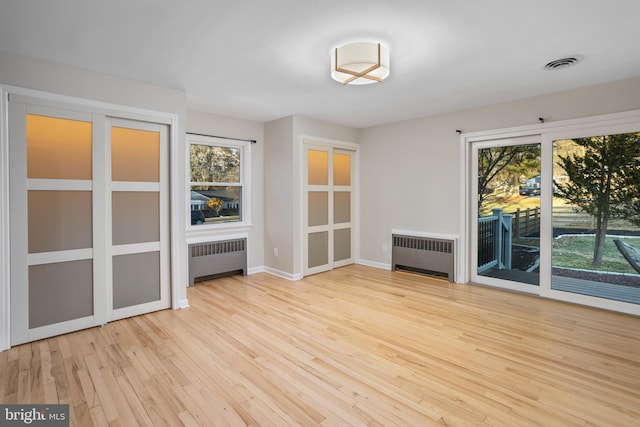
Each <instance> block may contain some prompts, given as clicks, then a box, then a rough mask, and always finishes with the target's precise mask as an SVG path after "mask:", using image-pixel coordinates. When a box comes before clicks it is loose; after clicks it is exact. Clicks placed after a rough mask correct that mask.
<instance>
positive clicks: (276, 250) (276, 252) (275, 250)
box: [273, 248, 278, 257]
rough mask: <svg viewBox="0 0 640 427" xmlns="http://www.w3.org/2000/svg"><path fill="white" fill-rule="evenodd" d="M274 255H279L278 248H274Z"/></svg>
mask: <svg viewBox="0 0 640 427" xmlns="http://www.w3.org/2000/svg"><path fill="white" fill-rule="evenodd" d="M273 256H275V257H277V256H278V248H273Z"/></svg>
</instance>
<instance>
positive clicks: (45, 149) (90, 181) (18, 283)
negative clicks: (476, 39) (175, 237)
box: [8, 96, 170, 345]
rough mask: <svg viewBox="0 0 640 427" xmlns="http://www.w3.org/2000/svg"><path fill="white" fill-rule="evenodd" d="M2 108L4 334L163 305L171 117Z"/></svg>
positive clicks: (47, 331) (16, 338)
mask: <svg viewBox="0 0 640 427" xmlns="http://www.w3.org/2000/svg"><path fill="white" fill-rule="evenodd" d="M49 104H50V103H49ZM8 114H9V156H10V171H9V173H10V224H11V236H10V255H11V285H10V286H11V298H10V306H11V345H17V344H20V343H24V342H28V341H33V340H37V339H41V338H45V337H48V336H53V335H57V334H61V333H66V332H70V331H73V330H78V329H83V328H87V327H91V326H95V325H101V324H104V323H106V322H108V321H110V320H113V319H117V318H121V317H125V316H130V315H134V314H139V313H143V312H147V311H152V310H157V309H161V308H166V307H169V305H170V301H169V274H168V265H169V262H168V254H169V248H168V240H169V239H168V206H169V204H168V191H167V183H168V166H167V165H168V159H167V153H168V133H167V126H166V125H160V124H150V123H146V122H135V121H124V120H119V119H114V118H112V117H109V116H107V115H104V114H96V113H94V112H91V111H82V110H81V109H79V110H76V109H73V108H66V107H57V106H53V107H52V106H51V105H45V104H39V103H38V102H37V100H32V99H31V98H26V97H20V96H15V97H13V96H12V97H10V100H9V110H8Z"/></svg>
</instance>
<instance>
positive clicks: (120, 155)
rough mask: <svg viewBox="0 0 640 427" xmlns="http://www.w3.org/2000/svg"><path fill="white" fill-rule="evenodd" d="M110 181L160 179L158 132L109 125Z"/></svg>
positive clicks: (155, 180)
mask: <svg viewBox="0 0 640 427" xmlns="http://www.w3.org/2000/svg"><path fill="white" fill-rule="evenodd" d="M111 165H112V172H111V173H112V180H113V181H135V182H159V181H160V133H159V132H153V131H148V130H140V129H127V128H119V127H113V128H111Z"/></svg>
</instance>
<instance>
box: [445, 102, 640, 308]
mask: <svg viewBox="0 0 640 427" xmlns="http://www.w3.org/2000/svg"><path fill="white" fill-rule="evenodd" d="M638 129H640V110H632V111H627V112H623V113H612V114H603V115H597V116H590V117H582V118H578V119H569V120H561V121H557V122H548V123H538V124H535V125H526V126H518V127H511V128H504V129H494V130H488V131H479V132H470V133H462V134H461V135H460V139H459V143H460V170H461V175H462V179H461V182H460V199H459V203H460V207H461V209H460V215H459V228H460V242H461V244H460V247H459V250H458V253H457V256H458V257H459V260H460V262H459V263H458V271H457V276H456V277H457V278H458V280H457V281H458V283H469V284H470V283H471V278H472V269H473V268H475V266H474V265H472V259H473V258H472V248H473V244H472V240H473V239H474V234H473V232H472V219H473V214H472V212H473V211H472V209H475V206H474V204H472V203H471V201H472V195H473V193H472V191H473V185H472V184H473V179H476V178H474V176H473V172H472V171H473V169H472V165H473V164H472V161H473V156H472V144H473V143H476V142H483V141H490V140H500V139H509V138H522V137H538V138H540V141H541V144H542V183H541V194H542V197H541V211H546V212H551V204H552V197H551V193H552V171H551V168H545V167H544V164H545V163H548V162H550V161H552V155H553V153H552V149H553V147H552V143H553V140H554V139H558V138H559V137H566V136H567V135H570V136H573V137H579V136H580V135H597V134H600V133H608V132H609V133H611V132H621V133H624V132H631V131H634V130H638ZM545 195H546V196H545ZM551 227H552V225H551V217H550V215H549V214H547V215H546V216H544V215H543V217H542V218H541V224H540V233H541V242H540V244H541V248H540V250H541V252H540V256H541V271H540V273H541V274H540V287H539V288H540V290H539V292H538V293H537V294H538V295H539V296H541V297H545V298H552V299H556V300H560V301H565V302H570V303H576V304H582V305H588V306H592V307H596V308H602V309H606V310H613V311H619V312H622V313H628V314H633V315H640V305H636V304H630V303H625V302H620V301H613V300H605V299H601V298H595V297H589V296H585V295H577V294H570V293H567V292H562V291H557V290H552V289H551V275H550V273H551V271H550V265H547V266H543V265H542V264H543V261H544V260H545V259H547V260H548V261H547V263H548V262H549V261H550V257H551V253H550V248H549V247H548V248H545V247H544V246H550V243H547V244H546V245H545V244H544V242H543V237H545V235H546V237H545V238H546V239H548V240H549V242H550V240H551V238H550V232H551ZM545 275H546V276H548V277H545Z"/></svg>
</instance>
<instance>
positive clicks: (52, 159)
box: [26, 114, 92, 179]
mask: <svg viewBox="0 0 640 427" xmlns="http://www.w3.org/2000/svg"><path fill="white" fill-rule="evenodd" d="M26 120H27V177H28V178H42V179H91V138H92V136H91V126H92V125H91V123H89V122H82V121H78V120H68V119H59V118H56V117H45V116H36V115H33V114H27V118H26Z"/></svg>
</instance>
